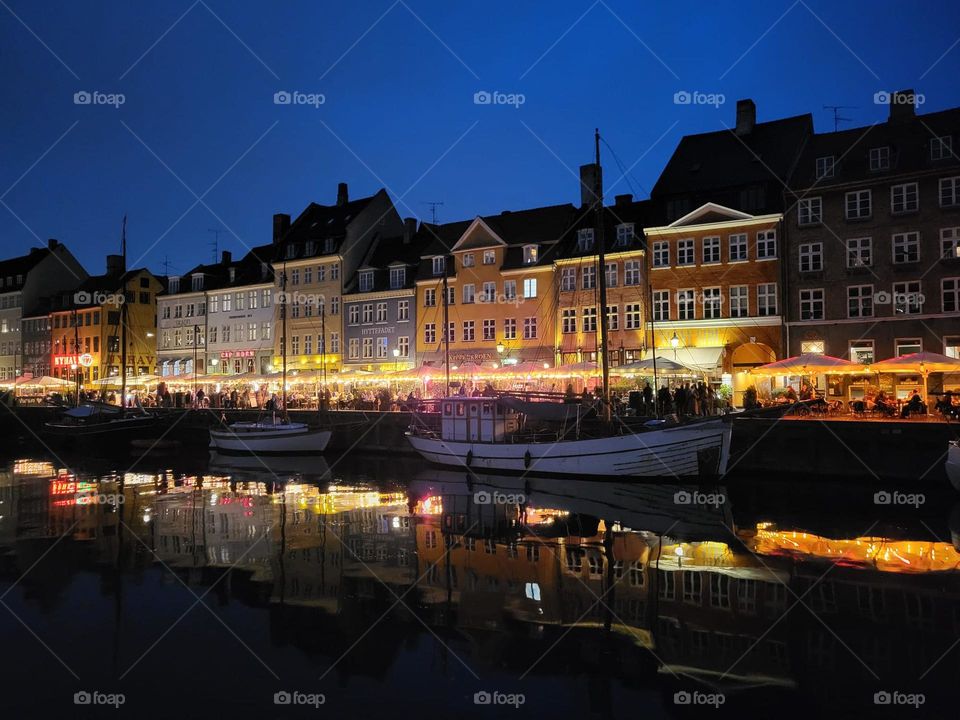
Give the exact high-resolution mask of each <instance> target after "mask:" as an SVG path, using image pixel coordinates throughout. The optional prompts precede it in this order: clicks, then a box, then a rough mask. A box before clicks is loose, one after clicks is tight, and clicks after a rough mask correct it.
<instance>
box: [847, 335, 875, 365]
mask: <svg viewBox="0 0 960 720" xmlns="http://www.w3.org/2000/svg"><path fill="white" fill-rule="evenodd" d="M849 352H850V361H851V362H855V363H860V364H861V365H870V364H871V363H872V362H873V361H874V358H875V357H876V353H875V352H874V346H873V340H851V341H850V348H849Z"/></svg>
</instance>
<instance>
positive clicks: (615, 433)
mask: <svg viewBox="0 0 960 720" xmlns="http://www.w3.org/2000/svg"><path fill="white" fill-rule="evenodd" d="M594 142H595V150H596V164H597V167H598V168H599V167H600V132H599V130H598V131H596V133H595V134H594ZM594 203H595V204H594V208H595V212H596V224H597V233H596V234H597V236H598V243H597V254H598V261H597V262H598V266H599V268H600V271H599V272H597V277H598V280H599V306H600V307H601V308H606V307H607V281H606V273H604V272H603V268H604V267H605V259H604V237H603V190H602V187H601V181H600V173H599V172H597V173H596V185H595V192H594ZM444 282H446V275H444ZM647 282H648V283H649V280H648V281H647ZM447 300H448V298H447V293H446V291H444V311H445V312H446V308H447ZM598 328H599V330H598V342H597V346H598V352H599V355H600V360H601V367H602V373H603V398H602V402H601V406H600V410H601V411H602V414H603V420H602V421H597V420H595V419H592V418H591V416H592V415H594V414H595V413H596V409H594V408H588V407H585V406H583V405H579V404H572V403H569V404H568V403H564V404H559V403H552V402H528V401H524V400H521V399H520V398H517V397H512V396H509V395H501V396H499V397H479V398H468V397H456V398H451V397H447V398H446V399H445V400H443V402H442V403H441V420H440V430H439V431H436V430H434V429H433V428H431V427H429V425H428V424H427V423H417V424H415V425H414V426H412V427H411V428H410V430H409V431H408V432H407V438H408V440H409V442H410V444H411V445H412V446H413V449H414V450H416V451H417V452H418V453H420V455H421V456H423V457H424V458H425V459H426V460H428V461H430V462H432V463H436V464H439V465H447V466H454V467H466V468H471V469H472V470H474V471H490V472H498V473H522V474H527V473H531V474H536V475H558V476H573V477H611V478H612V477H615V476H631V477H650V478H673V479H678V478H683V477H699V478H703V477H711V476H718V475H722V474H723V473H725V472H726V468H727V464H728V462H729V457H730V437H731V431H732V425H731V423H730V422H728V421H726V420H725V419H722V418H703V419H690V420H682V421H676V422H669V421H665V420H660V419H657V420H651V421H649V422H647V423H644V424H643V425H639V426H638V425H634V424H629V425H628V424H627V423H625V422H624V421H622V420H621V421H619V422H617V421H616V419H615V418H613V417H612V416H611V403H610V382H609V371H610V368H609V357H608V355H607V328H606V319H605V318H604V319H603V320H601V322H600V323H599V324H598ZM445 349H446V353H447V355H448V359H447V366H448V367H449V364H450V363H449V342H447V343H446V344H445ZM448 388H449V383H448Z"/></svg>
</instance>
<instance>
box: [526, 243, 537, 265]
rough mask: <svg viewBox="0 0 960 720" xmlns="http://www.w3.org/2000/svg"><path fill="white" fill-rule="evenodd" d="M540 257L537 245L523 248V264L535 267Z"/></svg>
mask: <svg viewBox="0 0 960 720" xmlns="http://www.w3.org/2000/svg"><path fill="white" fill-rule="evenodd" d="M539 256H540V248H539V247H538V246H536V245H524V246H523V264H524V265H533V264H534V263H535V262H536V261H537V258H538V257H539Z"/></svg>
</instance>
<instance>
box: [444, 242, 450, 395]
mask: <svg viewBox="0 0 960 720" xmlns="http://www.w3.org/2000/svg"><path fill="white" fill-rule="evenodd" d="M447 257H448V256H447V255H444V256H443V366H444V368H446V371H447V387H446V388H445V389H444V391H443V396H444V397H450V292H449V291H448V290H447Z"/></svg>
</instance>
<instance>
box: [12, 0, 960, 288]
mask: <svg viewBox="0 0 960 720" xmlns="http://www.w3.org/2000/svg"><path fill="white" fill-rule="evenodd" d="M958 35H960V3H956V2H955V1H952V0H950V1H943V2H932V1H931V2H918V3H903V2H886V1H884V2H872V3H853V2H843V3H837V2H833V1H830V0H808V1H806V2H804V1H803V0H798V1H797V2H795V3H791V2H789V1H787V2H779V1H776V2H766V1H765V2H737V3H706V2H703V3H676V2H672V3H667V2H663V3H661V2H643V3H638V2H632V1H631V2H618V1H616V0H598V1H597V2H592V3H591V1H590V0H553V1H552V2H516V0H511V2H499V1H496V0H491V1H490V2H485V3H460V2H449V0H397V1H396V2H393V1H392V0H362V1H361V2H353V3H349V2H347V3H343V2H336V3H333V2H329V3H324V2H307V1H302V2H297V1H284V2H262V3H255V2H227V0H197V2H193V0H170V1H169V2H157V3H149V4H148V3H142V2H135V3H131V2H128V1H121V0H106V1H104V2H76V1H75V0H62V1H59V0H58V1H55V2H54V1H48V0H0V63H2V66H3V69H2V72H0V92H2V97H3V103H2V108H3V109H2V112H0V201H2V202H0V250H2V255H4V256H10V255H14V254H20V253H23V252H25V251H26V249H27V248H28V247H29V246H31V245H34V244H38V243H39V242H42V241H45V240H46V238H48V237H56V238H58V239H60V240H62V241H64V242H66V243H67V244H68V245H69V246H70V248H71V249H72V250H73V251H74V252H75V253H76V254H77V256H78V257H79V258H80V260H81V262H83V263H84V264H85V265H86V266H87V269H88V270H89V271H91V272H95V273H96V272H102V271H103V255H104V254H106V253H108V252H115V251H117V249H118V248H119V235H120V224H121V220H122V218H123V216H124V215H125V214H126V215H127V216H128V218H129V220H128V239H129V247H130V263H131V265H133V264H138V265H143V264H146V265H148V266H149V267H150V268H151V269H152V270H154V271H155V272H163V271H164V265H163V263H164V260H165V259H167V258H168V259H169V262H170V272H171V273H179V272H184V271H186V270H188V269H189V268H190V267H193V266H194V265H196V264H197V263H199V262H204V261H209V260H210V259H211V258H212V255H213V247H212V243H213V241H214V238H215V235H214V233H213V232H210V230H218V231H219V247H220V249H221V250H224V249H229V250H232V251H233V252H234V254H235V255H237V254H242V253H243V252H244V251H245V250H246V249H247V248H248V247H251V246H254V245H258V244H262V243H265V242H269V239H270V228H271V215H272V214H273V213H275V212H288V213H290V214H292V215H294V216H296V214H298V213H299V212H300V211H301V210H302V209H303V208H304V207H305V206H306V204H307V203H309V202H311V201H316V202H320V203H332V202H333V201H334V199H335V197H336V184H337V182H339V181H345V182H348V183H349V185H350V194H351V196H352V197H360V196H361V195H364V194H369V193H372V192H374V191H376V190H377V189H378V188H380V187H386V188H387V190H388V191H389V192H390V194H391V196H392V197H393V199H394V202H395V203H397V206H398V210H399V211H400V214H401V215H403V216H410V215H414V216H418V217H421V218H426V219H429V218H430V208H429V206H428V205H427V204H426V203H428V202H430V201H442V202H443V203H444V205H443V206H442V207H440V208H439V209H438V214H439V219H440V220H441V221H452V220H461V219H466V218H470V217H472V216H474V215H477V214H489V213H496V212H500V211H501V210H504V209H519V208H524V207H532V206H536V205H542V204H553V203H561V202H572V201H576V200H577V199H578V189H577V180H576V177H575V172H576V168H577V166H578V165H580V164H581V163H584V162H589V161H590V160H591V157H592V140H593V138H592V132H593V128H594V127H595V126H599V127H600V128H601V132H602V133H603V135H604V136H605V138H606V140H607V142H609V144H610V146H611V147H612V149H613V151H614V152H615V153H616V159H615V158H614V156H613V154H612V153H611V152H610V151H609V150H608V149H606V148H604V152H605V158H604V165H605V168H606V178H605V179H606V185H607V192H608V195H609V196H612V195H613V194H617V193H626V192H633V193H635V194H636V195H637V196H640V197H645V196H647V194H648V193H649V191H650V188H651V187H652V186H653V184H654V182H655V181H656V178H657V176H658V174H659V172H660V169H661V168H662V167H663V165H664V163H665V162H666V161H667V159H668V158H669V156H670V154H671V152H672V151H673V148H674V147H675V145H676V143H677V141H678V140H679V138H680V137H681V136H682V135H683V134H687V133H695V132H703V131H710V130H719V129H722V128H723V127H724V126H731V125H732V124H733V123H734V105H735V101H736V100H737V99H738V98H742V97H752V98H754V100H755V101H756V103H757V114H758V120H760V121H763V120H768V119H774V118H778V117H784V116H789V115H796V114H800V113H805V112H813V114H814V117H815V120H816V128H817V130H818V131H827V130H830V129H832V128H833V116H832V113H831V112H830V111H828V110H824V109H823V106H824V105H847V106H854V107H850V108H846V109H844V110H842V111H841V114H842V115H843V116H844V117H847V118H850V120H851V121H852V122H848V123H844V124H843V125H841V127H851V126H853V125H868V124H870V123H873V122H877V121H880V120H883V119H884V118H885V117H886V113H887V108H886V107H884V106H879V105H877V104H875V103H874V93H876V92H878V91H882V90H893V89H900V88H906V87H913V88H915V89H916V90H917V91H918V92H919V93H922V94H923V96H924V99H925V103H924V105H923V106H921V107H920V108H919V111H920V112H930V111H934V110H939V109H944V108H948V107H951V106H956V105H960V90H958V85H957V82H956V78H957V77H958V74H960V73H958V71H960V38H958ZM82 91H86V92H89V93H93V92H94V91H97V92H99V93H103V95H101V96H98V97H97V98H96V99H94V100H93V102H91V103H90V104H76V103H75V102H74V95H75V93H78V92H82ZM280 91H287V92H293V91H298V92H299V93H303V94H304V95H303V96H300V97H299V99H300V100H302V101H304V102H305V103H306V104H275V102H274V94H275V93H277V92H280ZM481 91H487V92H492V91H499V92H500V93H504V94H505V97H504V98H503V99H505V100H510V99H511V98H510V97H509V95H510V94H514V95H515V94H518V93H519V94H522V95H523V96H524V97H523V100H524V102H523V104H522V105H519V106H517V105H511V104H475V102H474V95H475V93H477V92H481ZM681 91H687V92H693V91H698V92H700V93H704V94H707V95H710V94H713V95H722V96H723V99H724V100H725V102H724V103H723V104H721V105H719V106H718V107H714V106H713V105H710V104H687V105H684V104H676V103H675V102H674V95H675V93H677V92H681ZM116 93H121V94H122V95H123V104H122V105H119V106H116V104H115V103H116V102H117V100H118V98H114V97H110V96H111V94H116ZM311 94H313V95H317V94H322V95H323V97H324V102H323V104H322V105H321V104H317V105H311V104H309V103H310V102H311V101H312V100H315V99H316V98H311V97H309V96H310V95H311ZM512 99H516V98H512ZM706 99H707V100H709V99H710V98H706ZM111 102H112V103H114V104H109V103H111ZM99 103H108V104H99ZM617 159H619V163H620V164H621V165H622V168H621V167H618V163H617ZM624 169H629V173H628V174H627V177H623V175H624V173H623V170H624ZM198 198H199V200H198Z"/></svg>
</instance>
